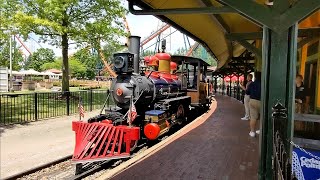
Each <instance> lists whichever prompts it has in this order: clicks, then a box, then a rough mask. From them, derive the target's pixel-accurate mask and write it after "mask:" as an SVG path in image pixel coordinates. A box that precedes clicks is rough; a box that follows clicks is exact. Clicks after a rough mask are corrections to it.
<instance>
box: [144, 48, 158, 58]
mask: <svg viewBox="0 0 320 180" xmlns="http://www.w3.org/2000/svg"><path fill="white" fill-rule="evenodd" d="M155 54H156V53H154V51H152V50H144V51H142V54H141V56H142V57H145V56H153V55H155Z"/></svg>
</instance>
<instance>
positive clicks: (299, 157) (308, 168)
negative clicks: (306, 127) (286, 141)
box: [292, 147, 320, 180]
mask: <svg viewBox="0 0 320 180" xmlns="http://www.w3.org/2000/svg"><path fill="white" fill-rule="evenodd" d="M319 157H320V151H319V150H318V151H317V150H309V149H306V150H305V151H303V150H301V149H299V148H296V147H294V148H293V152H292V172H293V173H294V174H295V177H296V178H297V179H298V180H319V179H320V158H319Z"/></svg>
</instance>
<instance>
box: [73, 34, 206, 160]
mask: <svg viewBox="0 0 320 180" xmlns="http://www.w3.org/2000/svg"><path fill="white" fill-rule="evenodd" d="M139 42H140V39H139V37H131V38H130V45H131V51H129V52H122V53H116V54H114V55H113V64H114V71H115V72H116V74H117V77H116V78H114V80H113V82H112V85H111V88H110V94H111V97H112V98H113V101H114V103H115V104H116V106H117V108H116V109H113V110H106V112H105V113H104V114H100V115H98V116H96V117H92V118H90V119H88V122H83V121H74V122H73V123H72V128H73V131H75V133H76V145H75V150H74V154H73V161H74V162H75V163H83V162H92V161H101V160H106V159H117V158H126V157H129V156H130V152H132V150H133V149H134V148H135V147H136V146H137V144H138V142H139V140H141V139H147V140H149V141H152V140H155V139H157V138H158V137H160V136H161V135H163V134H164V133H166V132H168V131H169V129H170V128H171V127H172V126H174V125H176V124H181V123H183V122H184V121H187V120H188V114H189V112H190V107H191V105H192V104H194V98H195V97H197V98H198V100H199V98H200V97H202V96H201V92H203V93H202V94H205V93H206V94H205V99H206V100H207V101H205V102H204V103H205V104H206V105H208V104H209V103H210V102H209V101H208V92H205V91H201V90H202V89H205V88H201V87H202V86H203V87H205V83H203V82H200V81H199V80H198V87H196V90H198V91H195V90H192V91H189V90H188V82H187V76H186V75H185V74H184V73H180V75H176V74H174V73H172V70H174V69H172V64H173V63H172V62H173V61H172V57H171V56H170V55H169V54H167V53H158V54H156V55H155V56H154V57H153V60H152V61H151V62H149V65H150V66H152V65H155V66H157V67H156V68H157V69H156V70H157V71H155V69H154V70H149V71H145V72H143V73H140V72H139V47H140V45H139ZM134 44H135V46H134V47H132V46H133V45H134ZM129 47H130V46H129ZM132 52H133V53H132ZM174 63H176V64H177V65H183V63H184V61H176V62H174ZM181 63H182V64H181ZM190 64H192V62H190ZM199 64H200V63H198V62H197V64H196V65H199ZM177 65H176V66H177ZM173 66H174V64H173ZM188 69H189V68H187V70H188ZM182 71H183V68H182ZM194 72H196V71H194ZM199 72H200V71H199ZM201 85H202V86H201ZM190 93H191V94H190ZM192 93H193V94H192ZM194 93H198V94H200V95H199V96H195V95H194ZM133 107H135V108H133ZM134 113H136V116H134V117H133V118H131V116H132V114H134Z"/></svg>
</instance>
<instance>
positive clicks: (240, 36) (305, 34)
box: [226, 28, 320, 40]
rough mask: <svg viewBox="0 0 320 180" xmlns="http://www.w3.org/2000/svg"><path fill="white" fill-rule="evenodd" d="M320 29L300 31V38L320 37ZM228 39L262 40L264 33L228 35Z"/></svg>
mask: <svg viewBox="0 0 320 180" xmlns="http://www.w3.org/2000/svg"><path fill="white" fill-rule="evenodd" d="M319 35H320V28H309V29H299V30H298V37H308V36H319ZM226 37H227V38H228V39H243V40H256V39H262V32H252V33H229V34H227V35H226Z"/></svg>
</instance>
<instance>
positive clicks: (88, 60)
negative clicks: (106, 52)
mask: <svg viewBox="0 0 320 180" xmlns="http://www.w3.org/2000/svg"><path fill="white" fill-rule="evenodd" d="M73 58H74V59H76V60H77V61H79V62H81V63H82V64H83V65H85V67H86V72H85V75H84V77H86V78H87V79H93V78H94V77H95V74H96V66H97V64H98V61H99V59H98V55H97V54H93V53H91V52H90V50H89V49H88V48H83V49H80V50H79V51H77V52H76V53H74V54H73Z"/></svg>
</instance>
